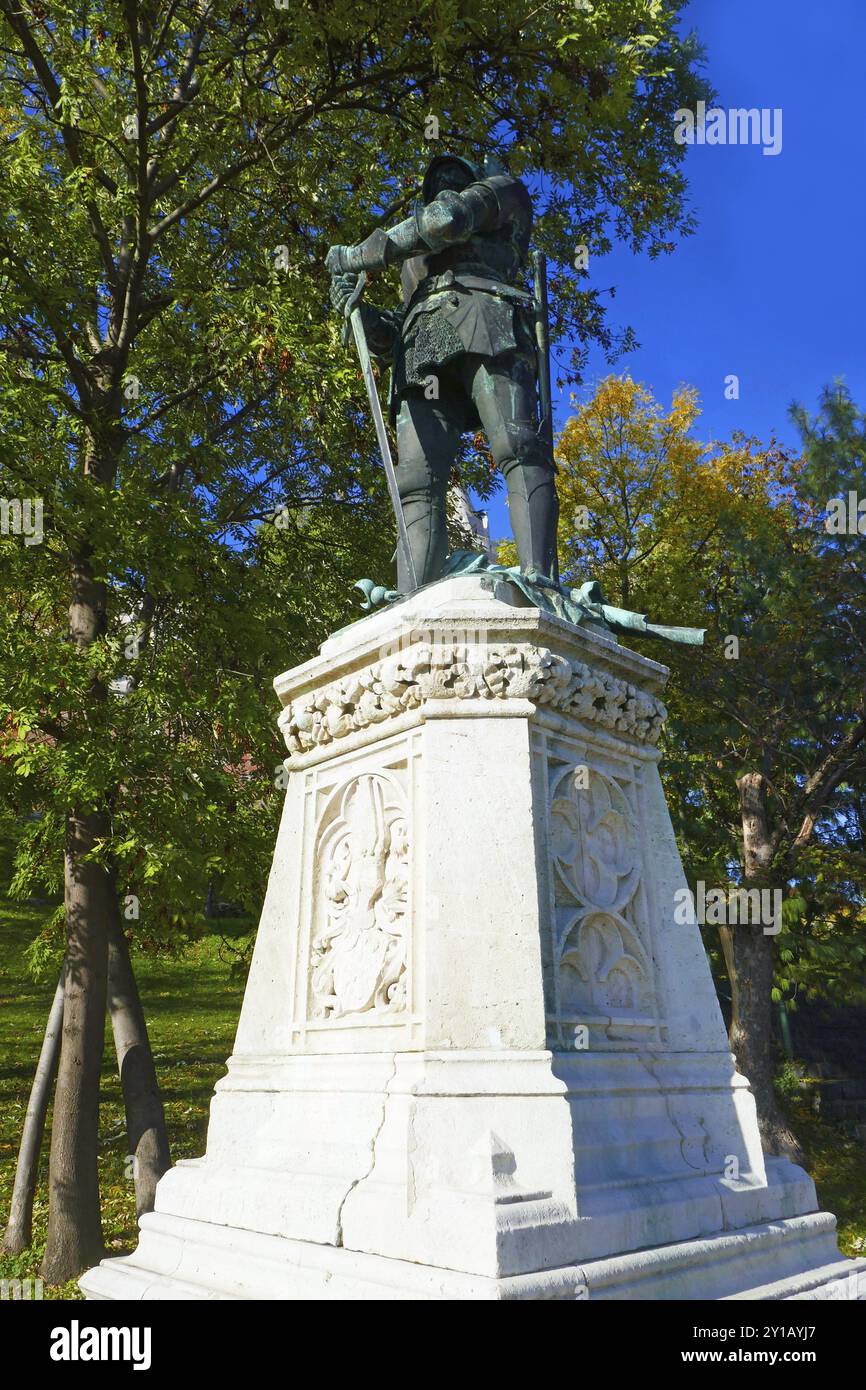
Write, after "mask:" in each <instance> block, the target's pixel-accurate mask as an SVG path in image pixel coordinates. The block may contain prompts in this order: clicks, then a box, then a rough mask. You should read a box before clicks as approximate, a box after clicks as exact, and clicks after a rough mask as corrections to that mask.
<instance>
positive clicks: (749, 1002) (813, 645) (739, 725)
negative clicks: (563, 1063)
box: [559, 378, 866, 1155]
mask: <svg viewBox="0 0 866 1390" xmlns="http://www.w3.org/2000/svg"><path fill="white" fill-rule="evenodd" d="M697 418H698V401H697V397H696V394H695V393H694V392H693V391H690V390H687V389H683V390H680V391H678V392H677V393H676V394H675V396H674V399H673V402H672V405H671V408H670V410H669V411H664V410H662V409H661V408H660V407H659V406H657V405H656V403H655V402H654V401H653V399H652V397H651V394H650V393H649V392H648V391H647V390H646V389H645V388H644V387H642V386H640V385H638V384H636V383H635V382H633V381H631V380H630V379H629V378H623V379H617V378H608V379H607V380H606V381H604V382H602V383H601V385H600V386H599V388H598V390H597V392H596V394H595V396H594V397H593V399H592V400H591V401H589V402H588V403H587V405H585V406H584V407H583V408H582V409H581V410H580V411H579V412H578V413H577V415H576V416H575V417H574V418H573V419H572V420H570V421H569V422H568V424H567V425H566V427H565V429H564V431H563V434H562V437H561V439H560V444H559V459H560V464H561V474H560V491H561V494H562V515H563V521H562V525H561V551H562V562H563V568H564V569H565V570H566V571H567V572H568V573H570V574H571V575H573V576H574V577H575V578H578V577H580V578H586V577H587V575H588V574H592V575H594V576H595V577H598V578H599V579H600V580H601V582H602V587H603V588H605V590H606V591H607V592H608V594H609V595H610V597H611V598H612V600H613V601H614V602H617V603H622V604H623V605H624V606H628V607H632V608H637V609H639V610H640V611H647V612H649V613H650V614H653V615H657V616H658V618H659V620H662V621H666V622H673V621H678V622H685V623H690V624H693V625H695V626H707V628H708V633H707V641H706V646H705V647H704V648H703V649H702V650H701V649H694V648H676V647H666V648H665V651H664V653H663V659H664V660H665V662H666V663H667V664H669V665H670V666H671V667H672V671H673V674H672V679H671V683H670V687H669V709H670V717H669V721H668V727H667V734H666V744H665V753H666V757H665V761H664V764H663V769H664V776H665V781H666V790H667V795H668V801H669V804H670V805H671V808H672V812H673V816H674V821H675V825H676V829H677V831H678V835H679V839H680V843H681V846H682V848H683V852H684V862H685V865H686V870H687V873H688V876H689V878H690V880H691V882H692V884H693V885H694V884H696V883H697V882H698V881H703V882H705V883H706V884H707V886H711V885H727V886H728V888H729V889H730V890H734V889H737V888H745V889H747V890H751V889H758V890H761V889H768V890H778V892H780V893H781V894H783V895H784V902H783V915H782V922H783V926H782V931H781V932H780V933H779V934H777V935H775V934H772V930H771V932H770V933H768V934H765V932H764V929H763V928H764V926H765V925H767V926H771V928H772V927H775V925H776V924H761V925H760V926H758V927H757V928H756V927H754V926H745V925H731V924H730V923H728V924H720V936H721V942H722V946H723V949H724V955H725V961H726V965H727V971H728V975H729V979H730V986H731V997H732V1019H731V1033H730V1036H731V1047H732V1050H733V1051H734V1053H735V1054H736V1056H737V1060H738V1064H739V1065H740V1066H741V1068H742V1070H743V1071H744V1072H745V1073H746V1075H748V1077H749V1079H750V1081H751V1083H752V1087H753V1090H754V1093H755V1098H756V1102H757V1105H758V1112H759V1120H760V1124H761V1132H762V1137H763V1140H764V1144H765V1147H766V1148H767V1149H768V1150H769V1151H770V1152H773V1153H775V1152H780V1151H782V1152H787V1153H790V1154H794V1155H796V1154H797V1152H798V1146H797V1142H796V1139H795V1137H794V1136H793V1135H792V1134H791V1133H790V1130H789V1128H788V1126H787V1123H786V1121H785V1119H784V1117H783V1116H782V1114H781V1112H780V1110H779V1107H778V1104H777V1101H776V1096H775V1092H774V1088H773V1065H772V1059H771V1029H772V1014H773V1010H772V1004H773V999H774V997H775V998H776V999H782V998H783V997H790V996H792V995H793V994H794V993H795V992H796V990H797V988H798V987H799V986H803V987H804V988H820V987H822V986H823V987H827V986H828V985H829V983H830V981H831V980H835V982H836V983H837V984H838V977H839V968H840V966H841V963H842V962H843V961H844V962H845V963H846V964H847V968H848V972H849V974H850V967H851V965H852V964H853V965H856V966H858V967H859V966H860V965H861V963H862V960H863V959H864V956H866V951H864V941H863V929H864V925H866V923H864V913H863V895H862V890H860V891H859V892H858V890H854V892H853V895H852V896H851V897H850V898H849V900H848V907H847V909H845V908H843V906H842V903H840V897H841V896H842V895H843V894H844V892H845V885H846V884H849V885H850V883H851V881H852V880H854V881H856V879H857V877H858V872H857V864H858V856H860V859H859V862H860V863H862V847H863V840H862V824H861V825H860V827H859V832H858V833H859V841H858V838H857V834H855V833H852V832H853V831H854V830H855V827H854V825H853V823H849V825H848V828H847V829H846V826H845V817H846V816H847V815H848V814H849V813H850V809H851V803H852V798H854V797H855V789H856V788H857V787H858V786H859V787H862V784H863V772H864V767H866V713H864V690H866V659H864V658H866V652H864V647H863V632H864V617H866V611H864V607H866V606H864V595H863V592H862V585H861V586H860V587H859V588H858V586H857V584H856V581H855V578H854V576H853V574H852V573H851V571H850V565H849V564H848V561H847V560H846V559H845V558H843V557H841V556H840V555H839V554H837V553H833V551H832V549H831V548H830V547H828V546H827V545H826V543H825V541H824V538H823V534H822V532H821V530H820V528H819V527H816V524H815V518H816V510H815V506H814V503H812V502H810V500H809V497H808V480H809V476H810V475H809V471H808V466H807V465H806V464H804V462H803V461H802V460H799V459H794V458H791V457H789V456H788V454H787V453H786V452H785V451H784V450H782V449H780V448H779V447H778V445H776V444H775V443H772V442H771V443H770V445H768V446H767V447H765V448H762V447H760V446H759V445H758V444H757V442H756V441H754V440H745V439H736V440H735V441H734V442H733V444H731V445H728V446H716V447H713V448H711V447H708V446H704V445H702V444H701V443H700V442H699V441H698V440H697V439H696V437H695V435H694V432H693V431H694V426H695V424H696V422H697ZM652 654H653V655H655V656H656V657H658V656H659V654H660V653H659V651H658V649H657V648H656V649H653V653H652ZM859 795H860V797H861V798H862V792H861V793H860V794H859ZM858 804H859V802H858ZM774 972H775V979H774ZM858 977H859V971H858Z"/></svg>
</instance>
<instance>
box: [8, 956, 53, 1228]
mask: <svg viewBox="0 0 866 1390" xmlns="http://www.w3.org/2000/svg"><path fill="white" fill-rule="evenodd" d="M63 997H64V988H63V971H62V970H61V972H60V979H59V980H58V982H57V989H56V990H55V993H54V1002H53V1004H52V1005H51V1012H50V1013H49V1015H48V1023H47V1025H46V1028H45V1037H44V1038H43V1040H42V1051H41V1052H40V1054H39V1061H38V1062H37V1064H36V1075H35V1076H34V1078H33V1085H32V1086H31V1088H30V1099H29V1101H28V1102H27V1113H26V1115H25V1116H24V1127H23V1129H22V1131H21V1147H20V1148H19V1150H18V1164H17V1167H16V1169H15V1184H14V1186H13V1188H12V1201H11V1203H10V1206H9V1221H8V1223H7V1225H6V1232H5V1235H4V1236H3V1246H2V1248H3V1254H4V1255H20V1254H21V1252H22V1250H26V1249H27V1247H28V1245H30V1242H31V1241H32V1239H33V1199H34V1197H35V1196H36V1180H37V1177H38V1175H39V1153H40V1150H41V1148H42V1136H43V1134H44V1133H45V1116H46V1115H47V1114H48V1106H49V1104H50V1101H51V1093H52V1090H53V1087H54V1078H55V1076H56V1075H57V1061H58V1058H59V1056H60V1036H61V1032H62V1028H63Z"/></svg>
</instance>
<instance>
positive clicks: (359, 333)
mask: <svg viewBox="0 0 866 1390" xmlns="http://www.w3.org/2000/svg"><path fill="white" fill-rule="evenodd" d="M366 283H367V275H366V272H365V271H363V270H362V271H361V272H360V274H359V275H358V283H357V285H356V286H355V288H354V290H353V291H352V294H351V295H350V297H349V299H348V300H347V301H346V307H345V309H344V310H343V312H344V314H345V317H346V321H345V323H344V325H343V346H344V347H345V346H346V344H347V343H348V341H349V328H350V326H351V330H352V333H353V334H354V336H355V347H356V348H357V349H358V358H359V360H360V363H361V375H362V376H363V378H364V385H365V386H366V388H367V399H368V400H369V402H370V412H371V414H372V416H373V424H374V425H375V427H376V438H377V440H378V441H379V450H380V452H381V455H382V463H383V465H384V467H385V480H386V482H387V484H388V496H389V497H390V498H391V506H392V507H393V508H394V516H395V517H396V520H397V537H398V540H399V543H400V545H401V547H402V549H403V558H404V559H405V561H406V570H407V573H408V575H409V578H410V579H411V581H412V588H413V589H417V588H418V577H417V575H416V573H415V562H414V560H413V559H412V551H411V548H410V546H409V531H408V529H407V526H406V518H405V516H404V515H403V503H402V502H401V501H400V493H399V491H398V489H397V473H396V470H395V468H394V460H393V458H392V457H391V445H390V444H389V443H388V433H387V430H386V429H385V419H384V416H383V415H382V405H381V402H380V400H379V392H378V390H377V389H376V378H375V376H374V375H373V363H372V362H371V360H370V350H369V348H368V347H367V335H366V333H365V332H364V323H363V320H362V318H361V310H360V307H359V306H360V300H361V295H362V294H363V293H364V286H365V285H366Z"/></svg>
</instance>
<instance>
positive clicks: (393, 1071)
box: [336, 1052, 397, 1249]
mask: <svg viewBox="0 0 866 1390" xmlns="http://www.w3.org/2000/svg"><path fill="white" fill-rule="evenodd" d="M396 1075H397V1053H396V1052H395V1053H394V1054H393V1063H392V1067H391V1075H390V1076H389V1077H388V1078H387V1080H386V1082H385V1086H384V1089H383V1091H382V1114H381V1115H380V1117H379V1123H378V1124H377V1126H376V1131H375V1133H374V1135H373V1137H372V1139H371V1140H370V1166H369V1168H368V1169H367V1171H366V1173H361V1174H359V1176H358V1177H357V1178H355V1179H353V1181H352V1182H351V1184H350V1185H349V1188H348V1191H347V1192H346V1195H345V1196H344V1197H343V1199H342V1201H341V1202H340V1205H339V1207H338V1209H337V1240H336V1245H337V1248H338V1249H340V1248H342V1246H343V1208H344V1207H345V1205H346V1203H347V1202H348V1200H349V1198H350V1197H351V1195H352V1193H353V1192H354V1191H355V1188H356V1187H358V1186H359V1185H360V1184H361V1183H362V1182H365V1181H366V1180H367V1178H369V1176H370V1174H371V1173H372V1171H373V1169H374V1168H375V1166H376V1145H377V1143H378V1142H379V1135H380V1134H381V1133H382V1130H383V1128H384V1125H385V1117H386V1115H387V1113H388V1097H389V1094H390V1091H389V1087H390V1086H391V1083H392V1082H393V1080H394V1077H395V1076H396Z"/></svg>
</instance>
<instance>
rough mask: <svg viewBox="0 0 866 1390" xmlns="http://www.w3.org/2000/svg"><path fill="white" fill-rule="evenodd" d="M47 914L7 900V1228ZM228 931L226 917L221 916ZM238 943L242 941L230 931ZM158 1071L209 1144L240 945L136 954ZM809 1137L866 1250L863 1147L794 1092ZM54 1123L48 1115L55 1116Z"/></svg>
mask: <svg viewBox="0 0 866 1390" xmlns="http://www.w3.org/2000/svg"><path fill="white" fill-rule="evenodd" d="M42 915H43V914H42V913H41V912H40V911H38V910H37V909H35V908H29V907H25V906H22V905H20V904H14V903H8V902H4V901H2V900H0V1224H2V1226H5V1222H6V1215H7V1212H8V1205H9V1198H10V1196H11V1192H12V1182H13V1178H14V1174H15V1161H16V1157H17V1152H18V1141H19V1136H20V1128H21V1122H22V1120H23V1117H24V1110H25V1107H26V1104H27V1096H28V1092H29V1088H30V1082H31V1079H32V1076H33V1071H34V1068H35V1065H36V1060H37V1058H38V1055H39V1049H40V1047H41V1044H42V1034H43V1030H44V1028H45V1020H46V1018H47V1015H48V1009H49V1006H50V1003H51V998H52V996H53V993H54V986H53V984H45V985H44V986H39V985H34V984H33V982H32V980H31V979H30V978H29V976H28V973H27V970H26V967H25V963H24V950H25V948H26V946H27V945H28V944H29V943H30V941H31V940H32V938H33V936H34V935H35V933H36V930H37V927H38V923H39V921H40V919H41V917H42ZM216 930H217V931H219V932H223V933H225V934H226V935H227V934H228V933H229V932H230V931H232V930H233V929H232V927H231V926H229V925H228V924H217V928H216ZM232 944H233V945H239V944H240V941H237V940H233V942H232ZM135 967H136V973H137V976H138V981H139V988H140V990H141V994H142V998H143V1001H144V1007H145V1013H146V1016H147V1022H148V1027H149V1030H150V1036H151V1041H152V1044H153V1049H154V1053H155V1055H156V1064H157V1072H158V1075H159V1079H160V1083H161V1085H162V1092H163V1098H164V1101H165V1108H166V1117H167V1120H168V1127H169V1136H170V1140H171V1148H172V1155H173V1157H174V1158H175V1159H178V1158H194V1157H196V1156H197V1155H198V1154H201V1153H203V1152H204V1147H205V1135H206V1130H207V1117H208V1107H209V1103H210V1097H211V1093H212V1091H213V1087H214V1083H215V1082H216V1081H217V1080H218V1078H219V1077H220V1076H221V1075H222V1074H223V1070H224V1063H225V1059H226V1058H227V1057H228V1055H229V1053H230V1052H231V1049H232V1043H233V1041H234V1032H235V1025H236V1023H237V1017H238V1013H239V1010H240V1004H241V996H242V994H243V982H242V980H241V979H240V978H238V977H237V976H236V975H234V974H232V972H231V952H230V951H229V950H227V949H226V947H225V944H224V942H223V940H222V937H221V936H220V935H217V934H214V935H211V936H207V937H205V938H203V939H202V940H201V941H199V942H196V943H195V944H194V945H192V946H190V947H189V948H188V949H187V951H186V952H185V954H184V956H183V958H182V959H179V960H167V959H165V958H160V959H157V960H153V959H149V958H147V957H144V956H137V957H136V958H135ZM113 1059H114V1052H113V1047H112V1043H111V1030H110V1028H109V1029H107V1034H106V1049H105V1066H104V1073H103V1087H102V1110H101V1132H102V1136H103V1137H102V1144H101V1151H100V1182H101V1189H102V1198H103V1226H104V1231H105V1239H106V1243H107V1246H108V1249H109V1251H110V1252H113V1253H115V1254H123V1253H124V1252H126V1251H128V1250H129V1249H131V1248H132V1247H133V1246H134V1245H135V1195H134V1191H133V1186H132V1182H131V1180H129V1179H127V1178H126V1177H125V1175H124V1166H125V1165H124V1158H125V1154H126V1134H125V1128H124V1118H123V1103H122V1099H121V1094H120V1085H119V1083H118V1079H117V1072H116V1070H115V1069H114V1067H113ZM789 1106H790V1109H791V1114H792V1119H793V1121H794V1126H795V1128H796V1130H797V1133H798V1134H799V1136H800V1138H801V1141H802V1142H803V1144H804V1147H805V1149H806V1154H807V1166H808V1168H809V1171H810V1172H811V1174H812V1176H813V1177H814V1179H815V1182H816V1184H817V1187H818V1196H819V1200H820V1202H821V1205H822V1207H824V1208H825V1209H827V1210H829V1211H833V1212H835V1213H836V1215H837V1217H838V1219H839V1234H840V1244H841V1247H842V1250H843V1251H844V1252H845V1253H846V1254H855V1253H860V1254H862V1253H863V1252H864V1251H866V1152H864V1150H863V1148H862V1146H861V1145H859V1144H857V1143H855V1142H854V1141H853V1140H850V1139H847V1138H846V1137H845V1135H844V1134H843V1133H842V1132H841V1131H840V1130H839V1129H837V1128H836V1127H835V1126H833V1125H831V1124H829V1123H828V1122H827V1121H825V1120H820V1119H818V1118H817V1117H815V1116H814V1115H812V1113H811V1111H810V1108H809V1104H808V1097H807V1096H804V1097H803V1098H802V1099H795V1100H794V1101H793V1102H789ZM49 1123H50V1116H49ZM48 1137H49V1136H48V1135H47V1134H46V1140H45V1143H44V1145H43V1158H42V1169H41V1180H40V1190H39V1195H38V1197H37V1202H36V1207H35V1211H34V1243H33V1246H32V1248H31V1249H30V1250H29V1251H27V1252H25V1253H24V1254H23V1255H21V1256H18V1257H16V1258H15V1259H4V1258H3V1257H0V1279H3V1278H6V1279H9V1278H20V1279H25V1278H35V1277H36V1276H37V1275H38V1272H39V1263H40V1260H41V1258H42V1252H43V1248H44V1244H45V1231H46V1223H47V1218H48V1212H47V1203H46V1189H47V1168H48ZM80 1296H81V1295H80V1294H79V1292H78V1288H77V1285H76V1284H75V1283H74V1282H71V1283H69V1284H65V1285H58V1286H46V1287H45V1290H44V1297H46V1298H76V1297H80Z"/></svg>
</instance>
